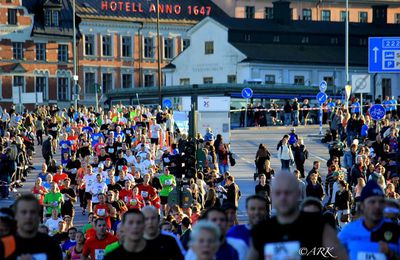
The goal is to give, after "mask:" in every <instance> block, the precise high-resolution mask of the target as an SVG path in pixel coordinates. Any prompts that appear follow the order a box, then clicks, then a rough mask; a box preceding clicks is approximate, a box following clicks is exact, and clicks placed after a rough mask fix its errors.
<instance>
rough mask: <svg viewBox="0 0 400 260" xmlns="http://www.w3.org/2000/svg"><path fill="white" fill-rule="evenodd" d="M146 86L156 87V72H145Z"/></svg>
mask: <svg viewBox="0 0 400 260" xmlns="http://www.w3.org/2000/svg"><path fill="white" fill-rule="evenodd" d="M144 86H145V87H154V86H155V84H154V74H145V75H144Z"/></svg>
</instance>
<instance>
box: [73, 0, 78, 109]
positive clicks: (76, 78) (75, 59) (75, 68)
mask: <svg viewBox="0 0 400 260" xmlns="http://www.w3.org/2000/svg"><path fill="white" fill-rule="evenodd" d="M75 15H76V10H75V0H72V24H73V25H72V30H73V34H74V35H73V45H74V46H72V49H73V63H74V76H73V79H74V87H73V97H74V98H73V100H74V107H75V111H77V110H78V97H79V88H78V86H77V85H78V66H77V58H76V24H75V23H76V19H75Z"/></svg>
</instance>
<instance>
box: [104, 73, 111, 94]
mask: <svg viewBox="0 0 400 260" xmlns="http://www.w3.org/2000/svg"><path fill="white" fill-rule="evenodd" d="M102 76H103V77H102V83H103V84H102V91H103V94H105V93H107V91H109V90H111V89H112V83H113V77H112V73H103V75H102Z"/></svg>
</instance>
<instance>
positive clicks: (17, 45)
mask: <svg viewBox="0 0 400 260" xmlns="http://www.w3.org/2000/svg"><path fill="white" fill-rule="evenodd" d="M0 4H1V5H0V50H1V52H0V105H2V106H6V107H8V106H10V105H11V104H12V103H17V102H18V101H19V98H18V96H19V95H18V92H16V89H18V88H20V89H21V91H22V92H26V93H35V92H37V93H43V103H59V104H60V105H63V102H65V104H69V103H70V100H71V86H72V85H71V79H72V72H71V71H72V68H73V65H72V35H73V34H72V31H73V30H72V11H71V5H70V1H69V0H0ZM34 97H35V95H34ZM40 100H41V99H40V97H39V96H38V97H37V98H36V97H35V98H33V99H32V98H31V99H30V100H29V99H28V100H25V102H27V103H30V104H31V105H27V106H28V107H33V105H34V104H35V103H38V102H37V101H40Z"/></svg>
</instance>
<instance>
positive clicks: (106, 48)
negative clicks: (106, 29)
mask: <svg viewBox="0 0 400 260" xmlns="http://www.w3.org/2000/svg"><path fill="white" fill-rule="evenodd" d="M102 43H103V46H102V47H103V49H102V50H103V52H102V55H103V56H111V55H112V39H111V36H110V35H103V37H102Z"/></svg>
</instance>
